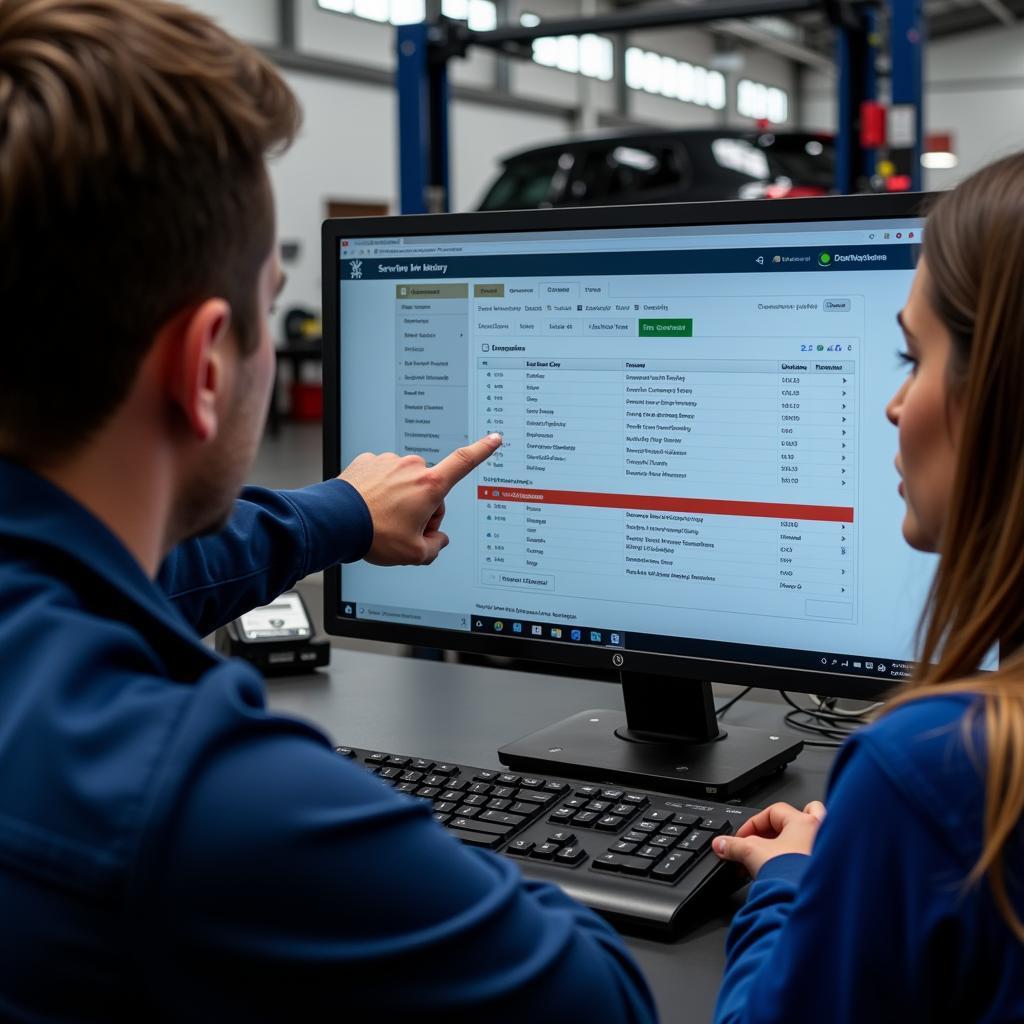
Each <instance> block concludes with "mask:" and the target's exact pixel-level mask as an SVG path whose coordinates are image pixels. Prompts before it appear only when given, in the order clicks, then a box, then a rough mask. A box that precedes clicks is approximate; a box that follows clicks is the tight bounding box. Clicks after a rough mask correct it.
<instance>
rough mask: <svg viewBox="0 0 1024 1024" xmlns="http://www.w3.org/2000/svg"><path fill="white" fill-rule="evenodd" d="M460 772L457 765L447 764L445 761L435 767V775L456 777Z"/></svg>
mask: <svg viewBox="0 0 1024 1024" xmlns="http://www.w3.org/2000/svg"><path fill="white" fill-rule="evenodd" d="M458 770H459V766H458V765H456V764H445V763H444V762H443V761H442V762H439V763H438V764H435V765H434V774H435V775H454V774H455V773H456V772H457V771H458Z"/></svg>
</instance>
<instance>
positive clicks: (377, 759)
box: [366, 751, 388, 764]
mask: <svg viewBox="0 0 1024 1024" xmlns="http://www.w3.org/2000/svg"><path fill="white" fill-rule="evenodd" d="M387 759H388V755H387V754H382V753H380V752H379V751H378V752H377V753H374V754H367V755H366V763H367V764H383V763H384V762H385V761H386V760H387Z"/></svg>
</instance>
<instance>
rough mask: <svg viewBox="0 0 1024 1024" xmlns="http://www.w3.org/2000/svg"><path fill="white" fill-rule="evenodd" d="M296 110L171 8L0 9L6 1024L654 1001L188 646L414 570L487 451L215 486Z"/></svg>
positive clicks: (259, 68)
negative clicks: (287, 598)
mask: <svg viewBox="0 0 1024 1024" xmlns="http://www.w3.org/2000/svg"><path fill="white" fill-rule="evenodd" d="M297 121H298V112H297V108H296V105H295V101H294V98H293V97H292V95H291V94H290V92H289V91H288V89H287V87H286V86H285V84H284V83H283V81H282V80H281V79H280V77H279V76H278V75H277V74H276V73H275V72H274V70H273V69H272V68H271V67H270V65H269V64H267V63H266V62H265V61H264V60H263V59H262V58H261V57H259V56H258V55H257V54H256V53H254V52H253V51H252V50H250V49H248V48H246V47H244V46H242V45H240V44H238V43H237V42H235V41H234V40H232V39H230V38H229V37H228V36H226V35H225V34H224V33H223V32H221V31H220V30H219V29H217V28H216V27H215V26H214V25H213V24H212V23H211V22H210V21H208V20H207V19H205V18H203V17H201V16H199V15H196V14H194V13H191V12H189V11H187V10H185V9H184V8H182V7H179V6H177V5H174V4H168V3H164V2H162V0H0V309H2V310H3V313H4V318H5V319H4V323H3V327H2V329H0V351H2V363H0V665H2V669H0V1018H2V1019H4V1020H18V1021H42V1020H46V1021H50V1020H62V1021H63V1020H67V1021H71V1020H74V1021H113V1020H131V1021H153V1020H180V1021H184V1020H187V1021H235V1020H245V1021H263V1020H289V1021H291V1020H300V1021H301V1020H308V1019H312V1018H313V1015H314V1014H317V1015H322V1014H323V1013H324V1012H330V1013H331V1014H332V1016H341V1017H347V1018H350V1017H353V1014H356V1013H359V1011H366V1012H367V1013H368V1014H369V1017H368V1019H372V1020H376V1021H384V1022H391V1021H395V1020H405V1019H412V1018H414V1017H415V1019H417V1020H445V1021H456V1020H474V1021H499V1020H513V1019H514V1020H534V1021H539V1020H552V1021H555V1020H557V1021H563V1020H568V1019H577V1018H578V1019H584V1020H588V1021H611V1020H650V1019H652V1018H653V1016H654V1010H653V1007H652V1003H651V999H650V995H649V993H648V991H647V989H646V986H645V984H644V982H643V979H642V978H641V977H640V976H639V974H638V972H637V970H636V968H635V966H634V965H633V963H632V961H631V960H630V959H629V957H628V955H627V954H626V952H625V951H624V949H623V947H622V945H621V943H620V941H619V939H618V938H617V936H616V935H615V933H614V932H613V931H612V930H611V929H610V928H608V927H607V925H605V924H604V923H603V922H601V921H600V919H598V918H597V917H596V916H594V915H592V914H591V913H590V912H588V911H587V910H585V909H584V908H582V907H579V906H578V905H576V904H574V903H573V902H572V901H571V900H569V899H567V898H566V897H565V896H563V895H562V894H561V893H560V892H559V891H558V890H557V889H554V888H552V887H547V886H537V885H531V884H527V883H525V882H524V881H523V880H522V878H521V877H520V876H519V874H518V872H517V870H516V869H515V867H514V866H513V865H512V864H510V863H509V862H507V861H504V860H502V859H501V858H498V857H495V856H493V855H490V854H486V853H481V852H479V851H474V850H470V849H467V848H464V847H462V846H460V845H459V844H458V843H457V842H455V841H454V840H453V839H451V838H450V837H449V836H448V835H447V834H446V833H445V832H444V831H443V830H442V829H441V828H440V827H439V826H437V825H436V823H435V822H434V821H433V820H432V818H431V816H430V814H429V811H428V809H427V808H426V806H425V805H423V804H422V802H421V801H415V800H413V799H410V798H407V797H405V796H402V795H400V794H397V793H395V792H393V791H392V790H389V789H388V788H386V787H385V786H382V785H381V784H380V783H379V781H378V780H376V779H374V778H373V777H372V776H370V775H369V774H368V773H366V772H364V771H363V770H362V769H361V768H359V767H357V766H354V765H352V764H351V763H349V762H347V761H346V760H344V759H342V758H339V757H338V756H337V755H335V754H334V752H333V751H332V749H331V747H330V745H329V743H328V741H327V740H326V739H325V738H324V737H323V736H322V735H321V734H320V733H319V732H318V731H316V730H315V729H313V728H311V727H309V726H307V725H305V724H301V723H298V722H295V721H291V720H288V719H282V718H278V717H276V716H274V715H272V714H270V713H269V712H268V711H267V710H266V708H265V706H264V693H263V686H262V681H261V679H260V678H259V676H258V675H257V674H256V673H255V672H254V671H253V670H252V669H251V668H250V667H248V666H247V665H245V664H244V663H241V662H236V661H225V660H223V659H221V658H220V657H219V656H217V655H216V654H215V653H213V652H212V651H211V650H209V648H207V647H205V646H204V645H203V644H202V643H201V642H200V640H199V637H200V636H201V635H203V634H205V633H207V632H209V631H210V630H212V629H213V628H215V627H216V626H218V625H220V624H221V623H223V622H226V621H228V620H230V619H232V618H234V617H235V616H237V615H238V614H239V613H240V612H242V611H244V610H245V609H247V608H249V607H252V606H254V605H257V604H260V603H264V602H266V601H268V600H270V599H272V598H273V597H274V596H275V595H276V594H278V593H279V592H281V591H282V590H284V589H285V588H287V587H288V586H290V585H291V584H292V583H293V582H294V581H295V580H296V579H298V578H300V577H302V576H304V575H305V574H307V573H309V572H311V571H314V570H317V569H321V568H323V567H324V566H326V565H329V564H333V563H337V562H339V561H347V560H352V559H356V558H359V557H366V558H368V559H370V560H371V561H374V562H376V563H379V564H398V563H428V562H430V561H432V560H433V559H434V558H435V557H436V556H437V555H438V553H439V552H440V550H441V549H442V548H443V547H444V545H445V544H446V543H447V538H446V537H445V535H444V533H443V532H442V531H441V520H442V517H443V515H444V495H445V494H446V492H447V491H448V490H449V489H450V488H451V487H452V486H454V485H455V484H456V483H457V482H458V481H459V479H460V478H462V477H464V476H465V475H466V474H467V473H468V472H470V471H471V470H472V469H473V468H474V467H476V466H477V465H479V463H480V462H482V461H483V460H484V459H485V458H486V457H487V456H488V455H489V454H490V453H491V452H492V451H493V450H494V448H495V447H496V446H497V444H498V439H496V438H485V439H483V440H481V441H478V442H476V443H475V444H472V445H469V446H468V447H466V448H464V449H461V450H460V451H458V452H456V453H454V454H453V455H451V456H449V457H448V458H447V459H445V460H443V461H442V462H441V463H440V464H438V465H437V466H435V467H433V468H427V467H426V466H425V465H424V463H423V462H422V460H420V459H418V458H415V457H406V458H399V457H398V456H397V455H391V454H388V455H381V456H372V455H363V456H360V457H359V458H358V459H356V460H355V462H353V463H352V465H351V466H349V467H348V468H347V469H346V470H345V472H344V473H342V474H341V478H340V479H339V480H331V481H327V482H325V483H322V484H318V485H315V486H313V487H309V488H306V489H304V490H301V491H292V492H281V493H274V492H271V491H265V490H260V489H254V488H250V489H248V490H246V491H245V492H244V494H243V496H242V498H241V499H240V500H238V501H235V500H234V499H235V495H236V494H237V492H238V489H239V487H240V485H241V482H242V480H243V479H244V476H245V474H246V471H247V469H248V466H249V464H250V462H251V459H252V456H253V453H254V451H255V448H256V444H257V440H258V437H259V434H260V430H261V426H262V422H263V418H264V415H265V411H266V407H267V399H268V393H269V388H270V384H271V378H272V367H273V359H274V355H273V350H272V346H271V341H270V337H269V334H268V330H267V324H266V320H267V314H268V310H269V308H270V306H271V303H272V301H273V298H274V294H275V292H276V291H277V290H278V289H279V288H280V284H281V272H280V269H279V267H278V265H277V262H276V257H275V256H274V249H275V245H274V224H273V204H272V200H271V197H270V191H269V186H268V182H267V177H266V171H265V167H264V158H265V155H266V154H267V153H268V152H270V151H273V150H275V149H278V148H281V147H282V146H284V145H286V144H287V142H288V141H289V140H290V138H291V136H292V134H293V133H294V131H295V129H296V126H297ZM357 1019H362V1018H357Z"/></svg>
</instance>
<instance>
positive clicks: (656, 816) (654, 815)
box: [644, 811, 672, 821]
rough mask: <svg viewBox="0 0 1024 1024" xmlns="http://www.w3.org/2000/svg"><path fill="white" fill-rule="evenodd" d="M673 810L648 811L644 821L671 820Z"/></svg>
mask: <svg viewBox="0 0 1024 1024" xmlns="http://www.w3.org/2000/svg"><path fill="white" fill-rule="evenodd" d="M671 820H672V812H671V811H648V812H647V813H646V814H645V815H644V821H671Z"/></svg>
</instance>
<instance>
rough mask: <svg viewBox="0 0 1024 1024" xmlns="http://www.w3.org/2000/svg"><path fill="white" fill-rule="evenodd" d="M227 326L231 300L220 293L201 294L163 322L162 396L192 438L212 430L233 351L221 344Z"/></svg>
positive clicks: (205, 437) (214, 433)
mask: <svg viewBox="0 0 1024 1024" xmlns="http://www.w3.org/2000/svg"><path fill="white" fill-rule="evenodd" d="M230 327H231V306H230V305H229V304H228V303H227V302H226V301H225V300H224V299H206V300H205V301H204V302H202V303H201V304H200V305H198V306H196V307H194V308H192V309H190V310H188V311H186V312H182V313H181V314H179V316H178V317H176V318H175V319H174V320H173V321H171V323H169V324H168V325H167V327H166V328H165V330H166V331H168V332H169V333H168V336H167V337H166V338H165V339H164V340H165V343H166V346H167V355H166V360H165V363H164V381H165V387H166V389H167V397H168V399H169V400H170V401H171V402H172V403H173V404H174V405H175V406H177V408H178V410H179V411H180V413H181V415H182V417H183V419H184V421H185V423H186V424H187V425H188V428H189V431H190V433H191V434H192V436H193V437H194V438H195V439H196V440H198V441H212V440H213V438H214V437H216V436H217V428H218V425H219V413H218V405H219V404H220V399H221V396H222V392H223V390H224V388H225V386H226V384H227V376H228V375H227V369H228V367H227V361H228V360H229V358H230V354H231V352H232V351H233V349H232V348H231V347H230V346H227V345H225V341H226V340H227V337H228V333H229V330H230Z"/></svg>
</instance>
